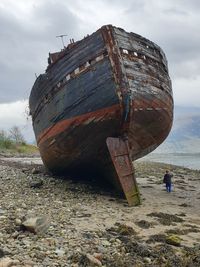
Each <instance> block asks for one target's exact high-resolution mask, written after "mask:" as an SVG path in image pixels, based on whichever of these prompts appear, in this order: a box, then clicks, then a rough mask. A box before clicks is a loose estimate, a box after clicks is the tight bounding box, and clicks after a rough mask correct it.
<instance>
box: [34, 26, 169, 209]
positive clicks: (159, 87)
mask: <svg viewBox="0 0 200 267" xmlns="http://www.w3.org/2000/svg"><path fill="white" fill-rule="evenodd" d="M29 103H30V111H31V114H32V118H33V128H34V132H35V135H36V139H37V143H38V146H39V149H40V153H41V157H42V159H43V162H44V164H45V165H46V166H47V168H48V169H50V170H51V171H53V172H55V173H59V172H64V171H66V172H72V173H74V172H76V171H77V170H78V171H79V172H82V171H84V173H86V174H87V173H91V174H94V175H95V173H99V174H101V175H102V176H109V177H108V178H109V180H111V181H112V182H113V184H116V185H117V186H119V187H120V188H122V189H123V191H124V194H125V196H126V198H127V200H128V202H129V204H130V205H133V204H138V203H140V199H139V192H138V188H137V184H136V181H135V177H134V169H133V166H132V162H131V160H135V159H137V158H140V157H142V156H144V155H146V154H148V153H149V152H151V151H152V150H154V149H155V148H156V147H157V146H158V145H159V144H161V143H162V142H163V140H164V139H165V138H166V137H167V135H168V133H169V131H170V129H171V125H172V120H173V98H172V89H171V81H170V78H169V75H168V68H167V61H166V58H165V55H164V53H163V52H162V50H161V49H160V48H159V47H158V46H157V45H155V44H154V43H153V42H151V41H149V40H147V39H145V38H143V37H141V36H139V35H137V34H134V33H127V32H125V31H124V30H122V29H120V28H116V27H113V26H111V25H108V26H103V27H102V28H101V29H99V30H98V31H97V32H95V33H93V34H92V35H90V36H88V37H87V38H85V39H83V40H81V41H79V42H76V43H73V44H70V45H69V46H68V47H67V48H66V49H64V50H63V51H62V52H60V53H55V54H50V56H49V66H48V68H47V70H46V73H45V74H42V75H40V76H39V77H38V78H37V80H36V82H35V84H34V86H33V89H32V91H31V95H30V100H29ZM106 140H107V141H106ZM124 140H126V141H124ZM122 155H123V156H122ZM113 166H114V172H110V171H109V168H110V169H111V168H113ZM127 171H128V172H127Z"/></svg>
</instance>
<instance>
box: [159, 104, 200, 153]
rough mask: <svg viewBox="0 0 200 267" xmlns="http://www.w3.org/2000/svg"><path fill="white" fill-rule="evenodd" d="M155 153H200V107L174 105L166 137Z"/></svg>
mask: <svg viewBox="0 0 200 267" xmlns="http://www.w3.org/2000/svg"><path fill="white" fill-rule="evenodd" d="M155 152H156V153H200V108H193V107H175V109H174V122H173V126H172V130H171V132H170V134H169V136H168V138H167V139H166V140H165V141H164V143H163V144H161V145H160V146H159V147H158V148H157V149H156V150H155Z"/></svg>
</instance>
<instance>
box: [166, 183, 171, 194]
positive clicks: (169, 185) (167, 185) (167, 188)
mask: <svg viewBox="0 0 200 267" xmlns="http://www.w3.org/2000/svg"><path fill="white" fill-rule="evenodd" d="M166 190H167V192H169V193H170V192H171V191H172V184H171V183H166Z"/></svg>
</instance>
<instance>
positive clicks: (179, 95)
mask: <svg viewBox="0 0 200 267" xmlns="http://www.w3.org/2000/svg"><path fill="white" fill-rule="evenodd" d="M199 11H200V2H199V1H197V0H196V1H195V0H190V1H189V0H187V1H186V0H176V1H174V0H168V1H165V0H163V1H162V0H160V1H157V0H127V1H121V0H116V1H115V0H103V1H102V0H85V1H81V0H73V1H72V0H29V1H27V0H18V1H15V0H1V3H0V25H1V27H0V36H1V42H0V46H1V49H0V103H8V102H13V101H17V100H21V99H27V98H28V96H29V92H30V89H31V87H32V85H33V82H34V80H35V73H37V74H39V73H41V72H43V71H44V70H45V68H46V63H47V61H46V59H47V56H48V52H49V51H56V50H59V49H60V48H61V42H60V40H58V39H56V35H59V34H68V37H67V38H66V39H65V41H66V42H68V40H69V38H74V39H76V40H77V39H80V38H82V37H83V36H84V35H86V34H88V33H89V34H90V33H92V32H93V31H96V30H97V29H98V28H99V27H101V26H102V25H103V24H109V23H111V24H113V25H116V26H120V27H122V28H124V29H125V30H127V31H133V32H136V33H138V34H141V35H143V36H145V37H147V38H149V39H150V40H152V41H154V42H156V43H157V44H158V45H160V46H161V47H162V48H163V50H164V52H165V53H166V55H167V58H168V62H169V70H170V75H171V78H172V82H173V89H174V96H175V103H176V104H178V105H190V106H191V105H195V106H200V90H199V86H200V73H199V65H200V53H199V47H200V35H199V26H200V16H199Z"/></svg>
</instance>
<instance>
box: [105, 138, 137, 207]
mask: <svg viewBox="0 0 200 267" xmlns="http://www.w3.org/2000/svg"><path fill="white" fill-rule="evenodd" d="M106 144H107V147H108V150H109V153H110V156H111V159H112V162H113V165H114V167H115V171H116V174H117V176H118V180H119V182H120V185H121V187H122V189H123V192H124V194H125V197H126V199H127V201H128V204H129V205H130V206H134V205H139V204H140V203H141V200H140V193H139V189H138V186H137V182H136V179H135V175H134V168H133V164H132V160H131V157H130V153H129V144H128V140H123V139H122V138H113V137H108V138H107V139H106Z"/></svg>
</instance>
